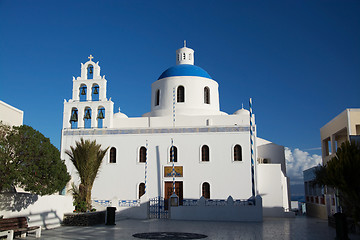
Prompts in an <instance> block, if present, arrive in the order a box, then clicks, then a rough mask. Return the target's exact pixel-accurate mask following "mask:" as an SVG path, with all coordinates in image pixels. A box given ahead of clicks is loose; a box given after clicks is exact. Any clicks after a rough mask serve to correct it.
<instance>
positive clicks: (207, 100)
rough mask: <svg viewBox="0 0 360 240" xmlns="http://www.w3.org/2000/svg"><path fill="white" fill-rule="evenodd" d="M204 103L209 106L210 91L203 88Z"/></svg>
mask: <svg viewBox="0 0 360 240" xmlns="http://www.w3.org/2000/svg"><path fill="white" fill-rule="evenodd" d="M204 103H206V104H210V89H209V88H208V87H205V88H204Z"/></svg>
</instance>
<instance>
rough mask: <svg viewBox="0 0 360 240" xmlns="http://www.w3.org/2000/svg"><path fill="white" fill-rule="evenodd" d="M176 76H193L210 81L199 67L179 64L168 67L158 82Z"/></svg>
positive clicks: (207, 75)
mask: <svg viewBox="0 0 360 240" xmlns="http://www.w3.org/2000/svg"><path fill="white" fill-rule="evenodd" d="M177 76H193V77H204V78H209V79H212V78H211V77H210V75H209V74H208V73H207V72H206V71H205V70H204V69H202V68H201V67H198V66H195V65H191V64H181V65H176V66H173V67H170V68H168V69H167V70H165V71H164V72H163V73H162V74H161V75H160V77H159V78H158V80H159V79H162V78H166V77H177Z"/></svg>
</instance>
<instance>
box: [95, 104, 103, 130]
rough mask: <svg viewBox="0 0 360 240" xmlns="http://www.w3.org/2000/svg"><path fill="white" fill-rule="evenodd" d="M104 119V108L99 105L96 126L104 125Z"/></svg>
mask: <svg viewBox="0 0 360 240" xmlns="http://www.w3.org/2000/svg"><path fill="white" fill-rule="evenodd" d="M104 119H105V108H104V107H99V108H98V114H97V127H98V128H103V127H104Z"/></svg>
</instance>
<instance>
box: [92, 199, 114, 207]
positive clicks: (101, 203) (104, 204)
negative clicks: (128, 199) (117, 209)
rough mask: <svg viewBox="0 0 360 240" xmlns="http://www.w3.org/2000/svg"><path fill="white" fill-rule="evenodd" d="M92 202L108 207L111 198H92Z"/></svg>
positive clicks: (110, 203)
mask: <svg viewBox="0 0 360 240" xmlns="http://www.w3.org/2000/svg"><path fill="white" fill-rule="evenodd" d="M94 202H95V203H97V204H99V205H101V206H103V207H110V206H111V205H112V201H111V200H94Z"/></svg>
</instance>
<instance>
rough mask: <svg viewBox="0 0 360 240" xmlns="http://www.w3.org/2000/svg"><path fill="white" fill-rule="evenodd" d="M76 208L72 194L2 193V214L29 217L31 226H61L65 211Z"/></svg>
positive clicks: (6, 216)
mask: <svg viewBox="0 0 360 240" xmlns="http://www.w3.org/2000/svg"><path fill="white" fill-rule="evenodd" d="M73 209H74V207H73V204H72V197H71V196H62V195H48V196H38V195H33V194H29V193H3V194H0V216H1V215H3V216H4V218H11V217H27V218H28V223H29V226H42V227H43V228H45V229H50V228H55V227H59V226H60V223H61V222H62V220H63V217H64V213H69V212H72V211H73Z"/></svg>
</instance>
